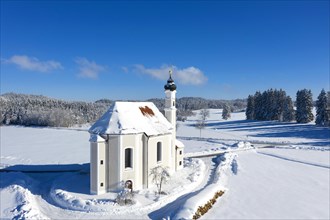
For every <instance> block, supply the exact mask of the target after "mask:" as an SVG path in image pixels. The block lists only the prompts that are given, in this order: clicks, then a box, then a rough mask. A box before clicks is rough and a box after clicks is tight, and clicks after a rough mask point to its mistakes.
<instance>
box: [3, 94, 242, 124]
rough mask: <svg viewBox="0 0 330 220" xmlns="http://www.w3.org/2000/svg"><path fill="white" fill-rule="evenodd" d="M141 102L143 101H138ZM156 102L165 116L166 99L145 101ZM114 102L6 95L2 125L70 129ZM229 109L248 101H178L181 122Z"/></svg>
mask: <svg viewBox="0 0 330 220" xmlns="http://www.w3.org/2000/svg"><path fill="white" fill-rule="evenodd" d="M134 101H140V100H134ZM143 101H149V102H153V103H154V104H155V105H156V106H157V107H158V108H159V110H160V111H161V112H164V105H165V101H164V99H149V100H143ZM112 102H113V100H109V99H101V100H97V101H95V102H83V101H64V100H60V99H54V98H49V97H46V96H40V95H26V94H16V93H6V94H3V95H1V96H0V125H4V124H5V125H24V126H49V127H70V126H74V125H81V124H86V123H93V122H95V121H96V120H97V119H98V118H99V117H101V116H102V115H103V114H104V113H105V112H106V111H107V110H108V108H109V107H110V105H111V103H112ZM226 104H227V105H229V106H230V108H231V111H233V112H234V111H244V110H245V108H246V105H247V100H246V99H235V100H210V99H203V98H195V97H183V98H179V99H177V101H176V107H177V109H178V117H177V118H178V120H185V119H186V118H187V116H189V115H192V111H193V110H198V109H203V108H213V109H217V108H223V107H224V105H226Z"/></svg>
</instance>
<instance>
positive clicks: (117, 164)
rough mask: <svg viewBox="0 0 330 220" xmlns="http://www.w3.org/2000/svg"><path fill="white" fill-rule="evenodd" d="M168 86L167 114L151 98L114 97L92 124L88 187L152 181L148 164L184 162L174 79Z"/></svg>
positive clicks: (94, 190)
mask: <svg viewBox="0 0 330 220" xmlns="http://www.w3.org/2000/svg"><path fill="white" fill-rule="evenodd" d="M164 88H165V117H164V115H163V114H162V113H161V112H160V111H159V110H158V108H157V107H156V106H155V105H154V104H153V103H152V102H115V103H114V104H113V105H112V106H111V107H110V109H109V110H108V111H107V112H106V113H105V114H104V115H103V116H102V117H101V118H100V119H99V120H98V121H96V122H95V124H94V125H93V126H92V127H91V128H90V129H89V133H90V192H91V194H103V193H106V192H109V191H117V190H120V189H122V188H123V185H124V186H125V187H127V188H130V189H132V190H139V189H144V188H148V187H150V186H152V182H151V177H150V176H149V173H150V170H151V169H152V168H154V167H156V166H163V167H168V168H169V171H170V173H174V172H175V171H177V170H179V169H181V168H182V167H183V148H184V146H183V144H182V143H181V142H179V141H178V140H176V107H175V94H176V85H175V83H174V81H173V79H172V74H171V71H170V77H169V79H168V80H167V84H166V85H165V86H164Z"/></svg>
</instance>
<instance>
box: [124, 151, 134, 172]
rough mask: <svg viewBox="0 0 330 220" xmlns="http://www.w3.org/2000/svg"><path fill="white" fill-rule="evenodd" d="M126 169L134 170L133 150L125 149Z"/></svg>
mask: <svg viewBox="0 0 330 220" xmlns="http://www.w3.org/2000/svg"><path fill="white" fill-rule="evenodd" d="M125 168H133V149H132V148H126V149H125Z"/></svg>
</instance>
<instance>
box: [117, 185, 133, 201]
mask: <svg viewBox="0 0 330 220" xmlns="http://www.w3.org/2000/svg"><path fill="white" fill-rule="evenodd" d="M116 202H117V203H118V204H119V205H133V204H135V200H134V192H133V191H132V190H130V189H127V188H124V189H123V190H122V191H120V192H119V193H118V194H117V198H116Z"/></svg>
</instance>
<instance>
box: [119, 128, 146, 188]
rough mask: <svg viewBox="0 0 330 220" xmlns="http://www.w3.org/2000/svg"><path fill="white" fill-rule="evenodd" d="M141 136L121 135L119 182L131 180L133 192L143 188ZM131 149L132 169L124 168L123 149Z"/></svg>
mask: <svg viewBox="0 0 330 220" xmlns="http://www.w3.org/2000/svg"><path fill="white" fill-rule="evenodd" d="M142 144H143V143H142V134H135V135H133V134H132V135H122V137H121V170H122V177H121V180H122V181H123V182H126V181H127V180H131V181H132V182H133V190H139V189H142V188H143V176H142V168H143V167H142V166H143V154H142V153H143V152H142V151H143V146H142ZM126 148H132V149H133V168H125V149H126Z"/></svg>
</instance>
